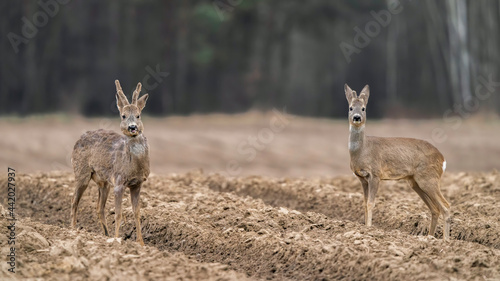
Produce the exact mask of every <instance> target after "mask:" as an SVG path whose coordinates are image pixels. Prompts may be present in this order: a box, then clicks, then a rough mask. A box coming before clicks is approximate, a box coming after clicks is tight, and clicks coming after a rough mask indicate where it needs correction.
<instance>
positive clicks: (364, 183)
mask: <svg viewBox="0 0 500 281" xmlns="http://www.w3.org/2000/svg"><path fill="white" fill-rule="evenodd" d="M358 179H359V181H360V182H361V185H362V186H363V199H364V202H363V203H364V205H365V206H364V207H365V225H368V208H367V207H368V205H367V203H368V195H369V193H368V181H366V180H365V179H364V178H362V177H358Z"/></svg>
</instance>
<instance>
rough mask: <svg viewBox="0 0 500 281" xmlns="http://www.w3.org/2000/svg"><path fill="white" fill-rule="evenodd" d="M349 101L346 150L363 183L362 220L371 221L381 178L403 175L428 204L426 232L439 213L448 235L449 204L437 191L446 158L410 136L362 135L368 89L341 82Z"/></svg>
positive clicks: (354, 170)
mask: <svg viewBox="0 0 500 281" xmlns="http://www.w3.org/2000/svg"><path fill="white" fill-rule="evenodd" d="M344 90H345V95H346V98H347V101H348V102H349V132H350V134H349V154H350V156H351V170H352V171H353V173H354V174H355V175H356V176H357V177H358V179H359V181H360V182H361V185H362V186H363V194H364V205H365V206H364V207H365V224H366V225H367V226H371V225H372V209H373V207H374V206H375V195H376V194H377V190H378V186H379V183H380V181H381V180H399V179H405V180H407V181H408V182H409V183H410V186H411V187H412V188H413V190H415V192H417V193H418V195H419V196H420V198H422V200H423V201H424V202H425V204H426V205H427V207H429V209H430V211H431V214H432V218H431V224H430V227H429V235H434V232H435V231H436V225H437V221H438V218H439V216H440V215H443V218H444V231H443V232H444V234H443V236H444V239H445V240H448V239H449V238H450V222H451V216H450V204H449V203H448V201H446V199H445V198H444V197H443V195H442V194H441V191H440V180H441V176H442V175H443V173H444V170H445V169H446V161H445V160H444V157H443V155H442V154H441V152H439V150H438V149H437V148H436V147H434V146H433V145H432V144H430V143H428V142H426V141H424V140H418V139H412V138H382V137H371V136H365V123H366V105H367V104H368V97H369V96H370V89H369V87H368V85H366V86H365V87H364V88H363V90H361V93H360V94H359V96H358V95H356V92H355V91H353V90H351V88H349V86H347V84H345V86H344Z"/></svg>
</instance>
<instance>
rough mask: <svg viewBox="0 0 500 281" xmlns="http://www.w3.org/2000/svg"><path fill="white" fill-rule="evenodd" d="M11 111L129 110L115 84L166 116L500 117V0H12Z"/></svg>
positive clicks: (3, 87) (2, 71) (8, 32)
mask: <svg viewBox="0 0 500 281" xmlns="http://www.w3.org/2000/svg"><path fill="white" fill-rule="evenodd" d="M0 7H1V9H0V22H1V28H2V32H1V34H2V38H3V39H2V40H1V42H2V43H1V44H0V58H1V62H2V63H1V66H0V112H1V114H4V115H5V114H20V115H27V114H33V113H47V112H61V111H62V112H68V113H80V114H84V115H86V116H91V115H111V114H115V113H116V105H115V97H114V93H115V89H114V82H113V81H114V80H115V79H120V81H121V82H122V86H123V87H124V90H125V91H126V94H128V95H130V94H131V92H132V89H133V88H134V87H135V85H136V84H137V82H142V83H143V85H144V86H143V91H147V92H149V93H150V97H151V104H150V105H148V113H149V114H155V115H171V114H190V113H206V112H228V113H233V112H242V111H247V110H251V109H259V110H270V109H272V108H280V109H282V108H285V107H286V108H287V111H288V112H291V113H294V114H300V115H307V116H322V117H344V116H345V114H346V101H345V96H344V93H343V88H344V87H343V85H344V83H348V84H349V85H350V86H351V88H353V89H354V90H357V91H359V90H361V88H362V87H363V86H364V85H365V84H369V85H370V88H371V93H372V98H371V99H370V103H371V105H370V115H371V116H373V117H383V116H392V117H400V116H405V117H439V116H443V115H460V114H461V112H464V111H465V112H467V113H472V112H476V111H481V110H484V111H491V112H500V98H499V97H498V89H499V88H498V85H499V83H497V82H496V81H500V72H499V66H500V64H499V62H500V61H499V58H500V55H499V50H500V37H499V26H500V2H499V1H495V0H482V1H472V0H444V1H432V0H424V1H409V0H377V1H369V0H359V1H347V0H346V1H329V0H311V1H290V0H273V1H259V0H253V1H251V0H214V1H194V0H183V1H155V0H144V1H137V0H123V1H98V0H88V1H71V0H41V1H2V3H1V4H0Z"/></svg>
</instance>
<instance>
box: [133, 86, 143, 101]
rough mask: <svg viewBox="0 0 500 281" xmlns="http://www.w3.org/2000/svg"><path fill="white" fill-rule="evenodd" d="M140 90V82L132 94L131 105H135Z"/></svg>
mask: <svg viewBox="0 0 500 281" xmlns="http://www.w3.org/2000/svg"><path fill="white" fill-rule="evenodd" d="M141 88H142V84H141V82H139V83H137V88H135V91H134V93H133V94H132V104H135V105H137V99H138V98H139V94H140V93H141Z"/></svg>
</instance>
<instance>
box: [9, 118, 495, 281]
mask: <svg viewBox="0 0 500 281" xmlns="http://www.w3.org/2000/svg"><path fill="white" fill-rule="evenodd" d="M276 118H282V119H280V120H284V122H285V126H284V127H283V128H282V130H281V131H279V132H273V131H270V130H269V129H271V128H273V127H272V125H271V123H272V122H273V120H275V119H276ZM144 119H145V120H144V123H145V127H146V132H145V134H146V136H147V137H148V140H149V143H150V148H151V168H152V171H153V173H152V175H151V176H150V178H149V179H148V181H147V182H146V183H145V184H144V186H143V189H142V193H141V207H142V212H141V221H142V231H143V236H144V241H145V243H146V247H144V248H142V247H140V246H139V245H138V244H137V243H135V235H136V232H135V224H134V220H133V216H132V210H131V206H130V201H129V199H128V198H129V197H128V196H125V198H126V199H125V200H124V204H123V208H124V222H123V225H122V227H121V239H120V240H114V239H110V238H109V237H105V236H104V235H103V234H102V233H101V229H100V228H99V227H98V224H97V216H96V211H95V206H96V199H97V186H96V185H95V184H93V183H92V184H91V186H90V187H89V189H88V190H87V191H86V193H85V194H84V196H83V198H82V201H81V203H80V213H79V216H78V230H71V229H69V227H68V226H69V216H70V202H71V198H72V195H73V188H74V176H73V174H72V172H71V165H70V162H69V159H70V155H71V150H72V146H73V144H74V142H75V141H76V140H77V139H78V138H79V136H80V135H81V134H82V133H84V132H85V131H87V130H93V129H98V128H106V129H114V130H117V128H118V125H119V123H118V122H119V121H118V120H117V119H116V118H114V119H90V120H89V119H82V118H78V117H68V116H61V115H53V116H39V117H30V118H26V119H19V118H0V126H2V128H3V129H4V132H6V133H4V134H3V135H2V137H1V138H0V155H2V157H1V158H0V164H1V165H2V167H4V168H5V170H7V167H12V168H14V169H16V171H17V175H16V186H17V187H16V214H17V217H18V221H17V222H16V255H17V260H16V261H17V265H16V273H15V274H12V273H10V272H8V271H7V269H8V267H9V266H8V264H7V263H6V262H5V261H6V255H7V254H8V253H9V247H10V245H7V241H8V240H7V239H6V236H5V235H3V233H7V226H8V223H9V221H8V220H7V219H8V212H7V207H8V205H7V198H6V196H4V194H7V191H6V190H7V189H6V187H7V179H6V178H5V176H6V174H7V173H6V172H5V174H0V186H2V187H5V188H2V189H4V193H3V194H2V195H0V203H1V204H2V206H3V207H2V206H0V229H2V231H0V233H2V234H0V255H1V256H2V257H3V258H1V259H0V261H1V262H0V280H10V279H28V280H33V279H36V280H41V279H43V280H87V279H92V280H144V279H146V280H158V279H159V280H245V279H249V280H264V279H274V280H337V279H345V280H500V235H499V233H500V215H499V211H498V210H499V209H500V203H499V202H500V175H499V173H498V168H499V167H500V145H499V144H498V140H499V139H500V122H499V121H498V118H497V119H495V118H493V119H488V118H481V117H479V118H478V117H474V118H470V119H468V120H462V121H463V123H462V124H460V126H457V127H452V126H451V125H450V124H447V123H446V122H444V121H439V120H427V121H408V120H402V121H397V120H383V121H369V122H370V123H369V125H367V126H368V127H367V130H368V133H369V134H372V135H379V136H405V137H417V138H422V139H426V140H428V141H430V142H432V143H433V144H434V145H435V146H436V147H438V148H439V149H440V150H441V151H442V152H443V154H444V155H445V157H446V160H447V162H448V169H447V172H446V173H445V175H444V177H443V180H442V191H443V194H444V195H445V197H446V198H447V199H448V200H449V201H450V203H451V205H452V213H453V222H452V225H451V237H452V240H451V241H449V242H446V241H443V240H442V221H441V220H440V223H439V226H438V231H437V233H436V235H435V236H436V238H434V237H430V236H427V235H426V234H427V231H428V224H429V222H430V214H429V211H428V210H427V208H426V206H425V204H424V203H423V201H422V200H421V199H420V198H419V197H418V195H417V194H416V193H415V192H413V191H412V189H411V188H410V187H408V186H407V185H406V183H404V182H383V184H382V185H381V187H380V189H379V194H378V196H377V201H376V203H377V205H376V207H375V210H374V221H373V223H374V226H373V227H371V228H367V227H365V226H364V224H363V215H364V214H363V207H362V201H363V200H362V193H361V186H360V184H359V182H358V181H357V179H356V178H355V177H354V176H353V175H352V174H351V172H350V170H349V164H348V163H349V155H348V152H347V134H348V125H347V124H346V121H344V120H327V119H309V118H299V117H291V116H281V115H278V114H275V113H272V112H271V113H267V114H260V113H247V114H242V115H234V116H226V115H208V116H191V117H170V118H151V117H147V116H146V117H145V118H144ZM436 128H442V129H443V130H444V131H445V133H446V138H445V139H437V138H436V137H434V138H433V137H432V132H433V130H434V129H436ZM275 129H276V128H275ZM269 132H272V134H269ZM266 134H267V135H266ZM259 136H260V137H261V138H262V139H264V140H266V141H265V143H262V142H260V143H258V144H257V146H255V147H254V148H253V147H252V146H250V145H249V138H250V139H251V138H259ZM249 149H250V150H249ZM252 149H253V152H255V155H253V154H252V153H249V151H251V150H252ZM252 155H253V156H254V157H250V156H252ZM250 158H252V159H250ZM202 171H204V172H202ZM463 171H468V172H463ZM174 173H177V174H174ZM127 192H128V191H127ZM109 197H110V198H108V204H107V209H106V215H107V222H108V228H109V229H114V206H113V204H112V203H113V201H114V196H113V194H111V195H110V196H109Z"/></svg>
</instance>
